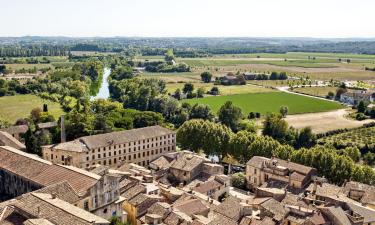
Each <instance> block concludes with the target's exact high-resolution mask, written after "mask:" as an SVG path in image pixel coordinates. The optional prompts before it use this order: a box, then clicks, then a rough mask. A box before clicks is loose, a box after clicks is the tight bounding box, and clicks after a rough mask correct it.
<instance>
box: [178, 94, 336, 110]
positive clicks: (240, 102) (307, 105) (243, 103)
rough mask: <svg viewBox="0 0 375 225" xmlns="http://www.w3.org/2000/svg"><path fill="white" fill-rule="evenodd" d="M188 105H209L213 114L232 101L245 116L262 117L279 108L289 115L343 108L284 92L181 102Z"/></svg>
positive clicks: (331, 103)
mask: <svg viewBox="0 0 375 225" xmlns="http://www.w3.org/2000/svg"><path fill="white" fill-rule="evenodd" d="M183 101H185V102H188V103H190V104H195V103H202V104H206V105H209V106H210V107H211V109H212V110H213V112H215V113H216V112H217V111H218V110H219V108H220V107H221V106H222V105H223V104H224V103H225V102H226V101H232V102H233V104H234V105H236V106H238V107H240V108H241V109H242V111H243V113H244V114H245V115H247V114H248V113H249V112H260V113H261V114H262V115H264V114H266V113H270V112H274V113H276V112H279V109H280V106H288V108H289V114H300V113H313V112H325V111H330V110H335V109H340V108H343V106H342V105H340V104H338V103H336V102H329V101H325V100H321V99H316V98H310V97H305V96H300V95H295V94H289V93H284V92H269V93H249V94H239V95H226V96H215V97H206V98H196V99H188V100H183Z"/></svg>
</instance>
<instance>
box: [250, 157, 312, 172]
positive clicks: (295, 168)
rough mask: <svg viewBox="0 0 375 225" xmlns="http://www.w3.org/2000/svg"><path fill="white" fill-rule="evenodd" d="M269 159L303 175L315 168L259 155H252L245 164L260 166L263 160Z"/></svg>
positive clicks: (267, 160)
mask: <svg viewBox="0 0 375 225" xmlns="http://www.w3.org/2000/svg"><path fill="white" fill-rule="evenodd" d="M271 160H274V161H275V162H277V165H278V166H282V167H285V168H288V169H290V170H292V171H297V172H298V173H300V174H303V175H306V174H308V173H310V172H311V171H312V170H315V169H314V168H312V167H309V166H304V165H301V164H298V163H293V162H289V161H285V160H282V159H277V158H275V159H269V158H265V157H260V156H254V157H253V158H251V159H250V160H249V161H248V162H247V163H246V164H247V165H250V166H253V167H256V168H262V164H263V162H270V161H271Z"/></svg>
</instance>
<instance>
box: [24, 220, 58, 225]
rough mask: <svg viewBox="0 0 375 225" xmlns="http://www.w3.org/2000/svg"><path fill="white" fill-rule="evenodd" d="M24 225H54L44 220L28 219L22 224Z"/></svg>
mask: <svg viewBox="0 0 375 225" xmlns="http://www.w3.org/2000/svg"><path fill="white" fill-rule="evenodd" d="M23 224H24V225H54V224H53V223H51V222H50V221H48V220H46V219H28V220H26V221H25V222H24V223H23Z"/></svg>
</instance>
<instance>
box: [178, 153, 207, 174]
mask: <svg viewBox="0 0 375 225" xmlns="http://www.w3.org/2000/svg"><path fill="white" fill-rule="evenodd" d="M206 161H208V159H205V158H204V157H201V156H198V155H195V154H193V153H185V152H184V153H181V154H180V156H178V157H177V159H176V160H175V161H173V162H171V168H173V169H178V170H183V171H188V172H190V171H192V170H193V169H195V168H197V167H198V166H199V165H201V164H202V163H203V162H206Z"/></svg>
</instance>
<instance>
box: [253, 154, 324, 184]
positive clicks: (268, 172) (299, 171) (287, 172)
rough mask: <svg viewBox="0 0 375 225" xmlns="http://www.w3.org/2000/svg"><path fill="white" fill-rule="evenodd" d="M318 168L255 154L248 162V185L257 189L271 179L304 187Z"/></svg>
mask: <svg viewBox="0 0 375 225" xmlns="http://www.w3.org/2000/svg"><path fill="white" fill-rule="evenodd" d="M316 173H317V172H316V169H314V168H311V167H308V166H304V165H300V164H297V163H293V162H290V161H285V160H282V159H277V158H272V159H269V158H265V157H260V156H254V157H253V158H251V159H250V160H249V161H248V162H247V164H246V180H247V184H248V187H249V188H251V189H255V188H256V187H259V186H261V185H262V184H264V183H266V182H268V181H269V180H276V181H280V182H284V183H286V184H288V185H289V186H290V187H292V188H299V189H302V188H304V187H306V186H307V185H309V184H310V183H311V181H312V178H313V176H315V175H316Z"/></svg>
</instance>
